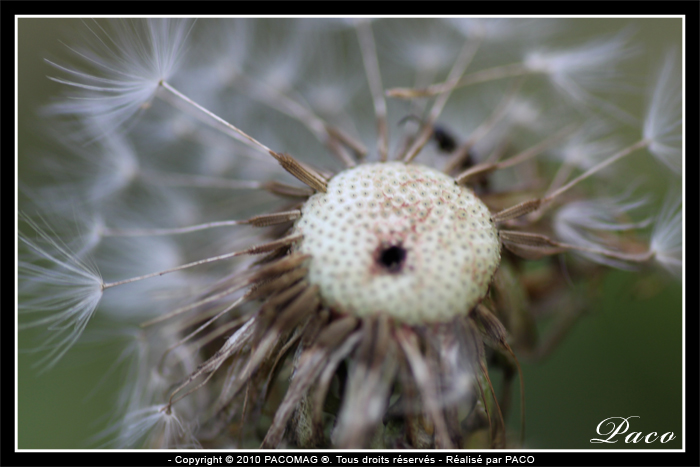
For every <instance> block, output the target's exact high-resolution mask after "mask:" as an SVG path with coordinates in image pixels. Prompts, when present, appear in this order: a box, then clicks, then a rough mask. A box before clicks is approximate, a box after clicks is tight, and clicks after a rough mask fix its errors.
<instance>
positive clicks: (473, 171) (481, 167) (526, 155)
mask: <svg viewBox="0 0 700 467" xmlns="http://www.w3.org/2000/svg"><path fill="white" fill-rule="evenodd" d="M575 127H576V125H569V126H567V127H565V128H563V129H562V130H560V131H558V132H556V133H555V134H554V135H552V136H550V137H549V138H546V139H544V140H543V141H540V142H539V143H537V144H536V145H534V146H532V147H530V148H528V149H526V150H525V151H523V152H521V153H520V154H517V155H515V156H513V157H510V158H508V159H506V160H504V161H501V162H496V163H483V164H478V165H476V166H474V167H471V168H469V169H467V170H465V171H464V172H462V173H461V174H459V175H458V176H457V177H456V180H457V183H458V184H462V183H464V182H465V181H467V179H468V178H470V177H472V176H474V175H477V174H481V173H484V172H492V171H494V170H500V169H506V168H508V167H512V166H514V165H517V164H520V163H521V162H525V161H527V160H530V159H532V158H533V157H535V156H537V155H538V154H541V153H542V151H544V150H545V149H547V148H549V147H550V146H552V145H554V144H556V143H558V142H559V141H561V140H562V139H563V138H564V137H566V136H567V135H569V134H571V132H572V131H573V130H574V129H575Z"/></svg>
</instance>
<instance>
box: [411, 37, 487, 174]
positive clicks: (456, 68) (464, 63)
mask: <svg viewBox="0 0 700 467" xmlns="http://www.w3.org/2000/svg"><path fill="white" fill-rule="evenodd" d="M479 45H481V40H480V39H477V40H475V41H467V43H466V44H464V47H462V51H461V52H460V54H459V57H458V58H457V60H456V61H455V64H454V65H453V66H452V69H451V70H450V74H449V75H448V76H447V82H448V83H456V82H457V81H458V80H459V78H460V76H462V75H463V74H464V71H465V70H466V69H467V67H468V66H469V64H470V63H471V61H472V59H473V58H474V55H475V54H476V51H477V50H479ZM450 94H451V90H450V91H448V92H445V93H443V94H441V95H440V96H438V98H437V99H435V102H434V103H433V107H432V108H431V109H430V114H429V115H428V118H427V120H426V121H425V123H424V124H423V130H422V131H421V134H420V135H419V136H418V138H417V139H416V141H414V143H413V145H412V146H411V148H410V149H409V150H408V152H407V153H406V156H405V157H404V162H406V163H408V162H411V161H412V160H413V159H414V158H415V157H416V156H417V155H418V153H419V152H420V151H421V149H423V146H425V144H426V143H427V142H428V140H429V139H430V137H431V136H432V134H433V124H434V123H435V120H437V118H438V117H439V116H440V113H441V112H442V109H443V108H445V104H446V103H447V100H448V99H449V98H450Z"/></svg>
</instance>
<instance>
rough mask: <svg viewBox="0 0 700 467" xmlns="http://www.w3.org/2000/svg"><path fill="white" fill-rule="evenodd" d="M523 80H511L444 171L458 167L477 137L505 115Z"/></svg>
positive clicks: (482, 135)
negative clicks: (497, 101)
mask: <svg viewBox="0 0 700 467" xmlns="http://www.w3.org/2000/svg"><path fill="white" fill-rule="evenodd" d="M523 81H524V79H523V78H520V79H517V80H515V81H513V83H512V84H511V87H510V89H509V90H508V91H507V92H506V93H505V94H504V95H503V97H502V98H501V101H500V102H499V103H498V106H497V107H496V108H495V109H494V111H493V112H492V113H491V115H489V117H488V118H487V119H486V120H485V121H484V122H483V123H482V124H481V125H479V126H478V128H477V129H476V130H474V131H473V132H472V134H471V136H469V139H468V140H467V141H466V142H465V143H464V144H462V145H461V146H460V147H459V148H457V151H456V153H455V155H454V156H452V158H451V159H450V160H449V161H448V163H447V165H446V166H445V170H444V171H445V173H450V172H452V171H453V170H454V169H455V168H457V167H460V165H461V164H462V163H463V162H464V161H465V160H467V158H468V157H469V151H470V150H471V148H472V147H473V146H474V144H476V142H477V141H479V139H481V138H483V137H484V136H486V134H487V133H488V132H489V131H491V129H492V128H493V127H494V126H495V125H496V123H498V122H499V121H500V120H501V119H502V118H503V117H504V116H505V115H506V110H508V108H509V107H510V104H511V103H512V102H513V99H514V98H515V96H516V95H517V93H518V90H519V89H520V87H521V86H522V84H523Z"/></svg>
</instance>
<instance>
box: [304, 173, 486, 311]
mask: <svg viewBox="0 0 700 467" xmlns="http://www.w3.org/2000/svg"><path fill="white" fill-rule="evenodd" d="M302 213H303V215H302V218H301V219H300V220H298V221H297V223H296V225H295V228H294V232H298V233H301V234H303V235H304V239H303V241H302V242H300V243H299V246H298V251H299V252H301V253H306V254H310V255H311V256H312V259H311V260H310V265H309V281H310V282H311V283H313V284H318V285H319V286H320V288H321V296H322V297H323V299H324V301H325V302H326V303H327V304H328V305H329V306H332V307H334V308H337V309H339V310H342V311H344V312H346V313H351V314H354V315H357V316H361V317H363V316H371V315H374V314H377V313H386V314H388V315H390V316H392V317H394V318H396V319H398V320H400V321H403V322H407V323H425V322H436V321H444V320H448V319H450V318H452V317H454V316H457V315H464V314H465V313H467V312H468V311H469V310H470V309H471V308H472V307H473V306H474V305H475V304H476V303H477V302H478V301H479V300H480V299H481V298H482V297H483V296H484V295H485V294H486V291H487V289H488V284H489V283H490V281H491V277H492V276H493V273H494V271H495V270H496V268H497V267H498V263H499V261H500V247H499V243H498V237H497V233H496V228H495V226H494V224H493V223H492V221H491V217H490V213H489V210H488V209H487V208H486V206H485V205H484V204H483V203H482V202H481V201H479V199H478V198H477V197H476V196H474V194H473V193H472V192H471V191H470V190H469V189H467V188H464V187H460V186H458V185H457V184H456V183H455V181H454V179H452V178H451V177H449V176H447V175H445V174H444V173H442V172H440V171H438V170H435V169H432V168H428V167H424V166H417V165H408V166H407V165H405V164H402V163H399V162H392V163H386V164H365V165H362V166H359V167H357V168H354V169H350V170H346V171H343V172H341V173H339V174H338V175H336V176H335V177H334V178H333V179H332V180H331V181H330V182H329V184H328V189H327V192H326V193H319V194H317V195H315V196H313V197H311V198H310V199H309V201H308V202H307V203H306V204H305V205H304V207H303V208H302Z"/></svg>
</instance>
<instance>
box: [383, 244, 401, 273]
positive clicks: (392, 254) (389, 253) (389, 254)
mask: <svg viewBox="0 0 700 467" xmlns="http://www.w3.org/2000/svg"><path fill="white" fill-rule="evenodd" d="M377 261H378V262H379V264H380V265H381V266H382V267H383V268H384V269H386V270H387V271H389V272H399V271H401V268H402V267H403V265H404V263H405V262H406V249H405V248H403V247H402V246H400V245H394V246H390V247H388V248H383V249H382V250H381V251H380V252H379V257H378V258H377Z"/></svg>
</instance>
